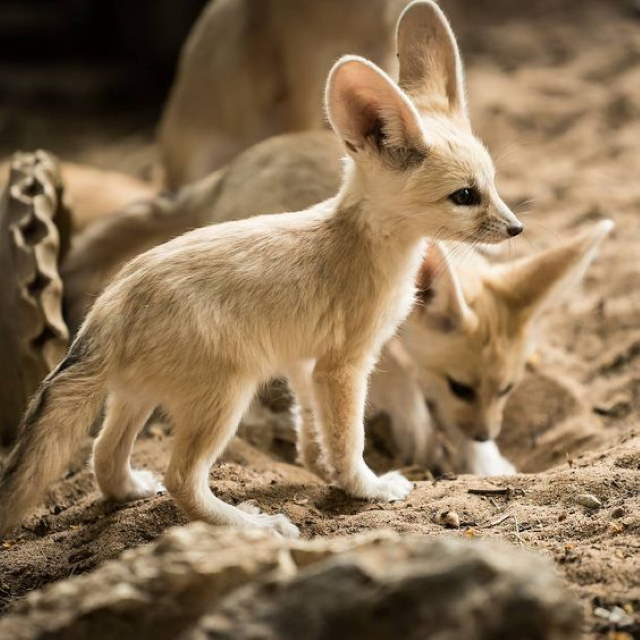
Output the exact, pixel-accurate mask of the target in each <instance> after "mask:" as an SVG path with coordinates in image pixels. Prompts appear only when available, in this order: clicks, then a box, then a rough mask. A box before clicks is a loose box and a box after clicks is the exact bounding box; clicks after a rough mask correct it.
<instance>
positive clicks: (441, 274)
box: [369, 220, 613, 475]
mask: <svg viewBox="0 0 640 640" xmlns="http://www.w3.org/2000/svg"><path fill="white" fill-rule="evenodd" d="M612 227H613V222H611V221H610V220H601V221H600V222H598V223H596V224H595V225H593V226H592V227H591V228H589V229H587V230H585V231H583V232H581V233H578V234H577V235H576V236H574V237H573V238H570V239H568V240H564V241H563V242H561V243H560V244H559V245H557V246H554V247H552V248H550V249H547V250H545V251H540V252H538V253H534V254H533V255H531V256H527V257H524V258H521V259H518V260H515V261H510V262H506V263H501V264H494V265H492V264H490V263H489V262H488V261H487V260H486V259H485V258H484V257H483V256H482V255H480V254H479V253H476V252H474V251H468V250H460V249H461V247H460V246H459V245H458V246H455V245H453V246H452V245H450V244H449V245H441V244H439V243H436V244H433V245H432V246H431V247H430V248H429V251H428V254H427V257H426V258H425V261H424V262H423V264H422V266H421V267H420V269H419V271H418V278H417V290H418V292H417V296H416V299H417V300H416V305H415V306H414V308H413V310H412V311H411V313H410V314H409V316H408V317H407V320H406V321H405V323H404V324H403V326H402V328H401V329H400V331H399V334H398V336H397V337H395V338H392V340H391V341H390V342H389V343H388V344H387V345H386V346H385V348H384V349H383V351H382V356H381V358H380V361H379V362H378V364H377V365H376V368H375V371H374V373H373V375H372V376H371V383H370V393H369V401H370V404H371V405H373V408H375V409H380V410H384V411H385V412H386V413H388V414H389V416H390V418H391V427H392V430H393V436H394V440H395V441H396V445H397V446H398V449H399V453H400V455H401V457H402V458H403V460H404V461H405V462H415V463H418V464H426V465H427V466H429V465H431V464H434V463H438V462H440V461H439V460H438V455H439V450H440V447H439V446H438V442H437V440H438V438H439V434H438V432H440V435H442V436H443V437H444V438H445V440H446V441H447V442H449V443H450V444H452V445H453V449H454V457H453V460H449V461H447V462H448V463H449V464H453V466H454V468H455V469H456V471H458V472H464V471H468V472H471V473H478V474H482V475H501V474H508V473H513V472H514V471H515V469H514V467H513V466H512V465H511V463H510V462H508V461H507V460H505V458H503V457H502V455H501V454H500V452H499V450H498V448H497V445H496V444H495V438H496V437H497V436H498V435H499V434H500V431H501V428H502V414H503V411H504V407H505V404H506V401H507V399H508V397H509V395H510V394H511V392H512V391H513V389H515V388H517V386H518V384H519V382H520V380H521V379H522V376H523V373H524V368H525V363H526V361H527V359H528V358H529V356H530V355H531V353H532V351H533V349H534V348H535V345H536V342H537V337H538V335H537V334H538V329H539V328H540V324H541V316H542V312H544V311H545V310H547V309H549V307H551V306H552V305H554V304H559V303H560V302H561V300H562V299H563V298H564V297H565V296H568V295H569V294H570V293H571V291H572V290H574V289H575V288H576V286H577V285H578V284H579V281H580V279H581V277H582V275H583V273H584V272H585V270H586V269H587V267H588V266H589V264H590V263H591V261H592V260H593V259H594V257H595V255H596V252H597V250H598V247H599V245H600V243H601V242H602V240H603V239H604V238H605V237H606V235H607V234H608V233H609V231H610V230H611V228H612ZM425 399H426V403H425Z"/></svg>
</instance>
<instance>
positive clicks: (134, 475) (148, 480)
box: [104, 471, 165, 502]
mask: <svg viewBox="0 0 640 640" xmlns="http://www.w3.org/2000/svg"><path fill="white" fill-rule="evenodd" d="M164 490H165V488H164V485H163V484H162V483H161V482H160V481H159V480H158V479H157V478H156V477H155V475H154V474H153V473H151V471H132V472H131V475H130V476H129V478H128V479H127V482H126V483H125V484H124V486H122V487H109V488H108V489H107V490H105V491H104V493H105V497H107V498H109V499H111V500H115V501H116V502H133V501H134V500H142V499H143V498H150V497H151V496H155V495H156V494H157V493H160V492H161V491H164Z"/></svg>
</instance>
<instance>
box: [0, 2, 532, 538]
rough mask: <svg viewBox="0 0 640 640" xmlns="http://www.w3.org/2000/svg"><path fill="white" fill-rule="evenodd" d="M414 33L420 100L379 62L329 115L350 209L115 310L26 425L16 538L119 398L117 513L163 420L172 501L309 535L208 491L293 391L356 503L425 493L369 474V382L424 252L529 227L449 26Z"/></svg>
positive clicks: (132, 295)
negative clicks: (261, 401) (230, 448)
mask: <svg viewBox="0 0 640 640" xmlns="http://www.w3.org/2000/svg"><path fill="white" fill-rule="evenodd" d="M398 31H399V35H398V39H399V42H398V44H399V51H400V66H401V69H402V70H401V74H400V80H401V84H402V86H403V87H405V88H406V89H407V90H408V92H409V93H408V94H407V93H405V92H404V91H403V89H402V88H400V87H398V86H397V85H395V84H394V83H393V81H392V80H391V79H390V78H389V77H388V76H387V75H386V74H385V73H384V72H383V71H381V70H380V69H378V68H377V67H376V66H375V65H373V64H372V63H370V62H368V61H366V60H364V59H363V58H359V57H355V56H346V57H344V58H342V59H340V60H339V61H338V62H337V63H336V64H335V66H334V67H333V69H332V70H331V72H330V74H329V78H328V80H327V87H326V97H325V103H326V108H327V115H328V118H329V121H330V123H331V125H332V127H333V129H334V131H335V133H336V134H337V136H338V137H339V138H340V140H341V141H343V143H344V146H345V150H346V152H347V155H348V159H347V160H346V161H345V171H344V178H343V183H342V186H341V188H340V190H339V192H338V194H337V195H336V196H335V197H334V198H331V199H330V200H327V201H325V202H322V203H320V204H318V205H316V206H313V207H311V208H309V209H307V210H305V211H301V212H297V213H289V214H276V215H269V216H258V217H254V218H249V219H246V220H241V221H236V222H228V223H224V224H220V225H213V226H210V227H205V228H202V229H197V230H195V231H192V232H190V233H187V234H185V235H183V236H180V237H179V238H176V239H175V240H172V241H170V242H168V243H166V244H163V245H160V246H158V247H155V248H153V249H151V250H149V251H148V252H146V253H144V254H142V255H141V256H138V257H137V258H135V259H134V260H132V261H131V262H130V263H129V264H128V265H126V266H125V267H124V268H123V270H122V271H121V272H120V274H119V275H118V276H117V277H116V279H115V280H114V281H113V282H112V283H111V284H110V285H109V286H108V287H107V289H106V290H105V291H104V292H103V293H102V295H101V296H100V297H99V298H98V300H97V301H96V303H95V305H94V306H93V308H92V309H91V311H90V312H89V314H88V316H87V319H86V320H85V322H84V323H83V325H82V327H81V328H80V331H79V333H78V336H77V338H76V340H75V341H74V343H73V344H72V346H71V348H70V350H69V353H68V355H67V357H66V358H65V359H64V360H63V361H62V362H61V364H60V365H59V366H58V368H57V369H56V370H54V371H53V372H52V373H51V374H50V375H49V376H48V377H47V378H46V379H45V381H44V383H43V384H42V386H41V388H40V390H39V391H38V393H37V394H36V397H35V398H34V400H33V401H32V403H31V406H30V408H29V409H28V411H27V414H26V416H25V419H24V422H23V424H22V428H21V430H22V432H21V436H20V438H19V440H18V443H17V445H16V447H15V448H14V450H13V452H12V454H11V456H10V458H9V460H8V463H7V466H6V468H5V471H4V475H3V478H2V481H1V482H0V528H1V529H2V530H7V529H8V528H9V527H11V526H12V525H13V524H15V523H17V522H18V521H20V519H21V518H22V517H23V516H24V514H25V512H26V511H27V509H28V508H29V507H31V506H32V505H33V504H34V503H36V502H37V501H38V499H40V497H41V495H42V492H43V491H44V489H45V488H46V486H47V485H48V484H49V483H50V482H51V481H52V480H53V479H54V478H55V477H56V476H57V475H59V474H60V473H61V472H62V470H63V469H64V466H65V465H66V463H67V461H68V459H69V456H70V454H71V452H72V451H73V449H74V448H75V447H76V446H77V445H78V443H79V442H80V440H81V438H82V437H83V436H84V434H85V433H86V432H87V430H88V428H89V426H90V424H91V422H92V420H93V419H94V417H95V415H96V413H97V412H98V410H99V408H100V406H101V404H102V402H103V399H104V398H105V396H106V395H108V398H107V414H106V417H105V421H104V426H103V429H102V432H101V434H100V436H99V437H98V439H97V442H96V445H95V450H94V469H95V474H96V480H97V482H98V485H99V486H100V488H101V490H102V492H103V493H104V494H105V495H106V496H108V497H110V498H113V499H116V500H131V499H136V498H139V497H142V496H147V495H150V494H151V493H153V492H155V491H156V490H157V488H158V485H157V484H156V483H155V481H154V480H153V479H152V478H150V477H148V476H147V475H145V474H144V473H142V472H139V471H137V472H132V471H131V469H130V466H129V458H130V453H131V448H132V445H133V441H134V439H135V437H136V434H137V433H138V431H139V429H140V428H141V427H142V425H143V424H144V422H145V420H146V418H147V416H148V415H149V413H150V412H151V411H152V410H153V408H154V407H155V406H157V405H162V406H163V407H164V408H165V409H166V410H167V412H168V413H169V415H170V416H171V419H172V422H173V425H174V434H175V435H174V442H173V453H172V457H171V461H170V463H169V468H168V470H167V473H166V477H165V481H166V486H167V489H168V490H169V492H170V493H171V494H172V496H173V497H174V498H175V500H176V502H177V503H178V504H179V506H180V507H181V508H182V509H183V510H184V511H185V512H186V513H187V514H188V515H189V516H190V517H192V518H197V519H201V520H205V521H207V522H211V523H215V524H228V525H237V526H242V527H259V528H266V529H272V530H275V531H276V532H279V533H280V534H282V535H285V536H295V535H297V528H296V527H295V526H294V525H293V524H291V523H290V522H289V521H288V520H287V518H286V517H285V516H284V515H265V514H259V513H249V512H246V511H243V510H241V509H238V508H236V507H233V506H231V505H228V504H225V503H224V502H222V501H221V500H219V499H218V498H216V497H215V496H214V495H213V494H212V493H211V491H210V489H209V484H208V473H209V468H210V466H211V464H212V463H213V461H214V460H215V459H216V457H217V456H218V455H219V454H220V452H221V451H222V450H223V448H224V446H225V445H226V443H227V442H228V440H229V438H230V437H231V436H232V435H233V433H234V432H235V430H236V426H237V423H238V421H239V419H240V417H241V415H242V413H243V412H244V410H245V408H246V407H247V405H248V403H249V402H250V400H251V398H252V396H253V394H254V391H255V389H256V387H257V385H259V384H260V383H262V382H263V381H265V380H268V379H269V378H271V377H273V376H274V375H276V374H278V373H284V374H285V375H286V376H287V377H288V379H289V381H290V383H291V386H292V387H293V390H294V393H295V395H296V398H297V401H298V403H299V405H300V411H301V423H300V431H299V442H300V447H301V449H302V450H303V451H304V450H306V448H307V447H313V448H314V449H315V443H316V441H319V442H320V445H321V449H322V453H323V456H324V461H325V462H326V464H327V466H328V467H329V468H330V469H331V471H332V474H333V479H335V480H336V481H337V483H338V484H339V485H340V486H341V487H342V488H344V489H345V490H346V491H348V492H349V493H351V494H352V495H354V496H357V497H360V498H366V499H374V500H399V499H402V498H404V497H405V496H406V495H407V494H408V493H409V491H410V490H411V483H410V482H408V481H407V480H406V479H405V478H404V477H402V476H401V475H400V474H399V473H396V472H391V473H389V474H386V475H384V476H381V477H377V476H376V475H375V474H374V473H373V472H372V471H371V470H370V469H369V468H368V467H367V465H366V464H365V462H364V460H363V457H362V453H363V447H364V427H363V418H364V405H365V396H366V390H367V378H368V374H369V372H370V370H371V368H372V366H373V364H374V362H375V360H376V358H377V356H378V352H379V350H380V348H381V347H382V345H383V344H384V343H385V342H386V341H387V340H388V339H389V338H390V337H391V335H392V334H393V333H394V331H395V329H396V327H397V326H398V324H399V323H400V322H401V321H402V320H404V318H405V316H406V314H407V312H408V311H409V309H410V308H411V306H412V304H413V302H414V292H415V284H414V282H415V276H416V273H417V271H418V268H419V266H420V264H421V262H422V260H423V256H424V252H425V237H437V238H441V239H444V240H459V241H464V242H469V241H478V242H486V243H496V242H500V241H502V240H503V239H505V238H507V237H509V236H513V235H515V234H517V233H519V232H520V231H522V225H521V224H520V222H519V221H518V220H517V218H516V217H515V216H514V215H513V213H512V212H511V211H510V210H509V209H508V207H507V206H506V205H505V204H504V203H503V202H502V200H501V199H500V197H499V196H498V194H497V191H496V188H495V186H494V169H493V164H492V162H491V159H490V157H489V155H488V153H487V151H486V150H485V149H484V147H483V146H482V145H481V144H480V142H479V141H478V140H477V139H476V138H474V137H473V135H472V133H471V129H470V126H469V122H468V119H467V116H466V110H465V105H464V98H463V87H462V77H461V64H460V60H459V56H458V52H457V47H456V44H455V40H454V38H453V35H452V33H451V30H450V27H449V25H448V23H447V22H446V19H445V18H444V16H443V14H442V12H441V11H440V9H438V7H437V6H436V5H435V4H434V3H432V2H426V1H420V2H415V3H413V4H412V5H410V7H409V8H408V9H407V11H406V12H405V13H404V14H403V17H402V18H401V20H400V23H399V29H398ZM425 47H427V48H426V49H425ZM410 97H411V98H413V99H414V100H415V105H418V106H419V107H420V109H421V111H422V114H421V115H419V113H418V110H417V109H416V106H415V105H414V102H412V100H411V99H410Z"/></svg>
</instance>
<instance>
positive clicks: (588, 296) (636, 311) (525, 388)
mask: <svg viewBox="0 0 640 640" xmlns="http://www.w3.org/2000/svg"><path fill="white" fill-rule="evenodd" d="M487 4H488V3H487ZM491 4H492V7H493V8H494V9H495V8H496V7H497V8H498V9H500V7H502V6H503V5H504V9H505V11H508V10H509V9H508V6H507V5H509V4H511V5H512V6H513V5H516V4H517V5H521V3H507V2H493V3H491ZM463 5H466V6H467V7H468V6H469V3H464V2H462V0H460V1H459V2H453V1H451V2H448V3H447V2H443V6H445V9H446V8H447V7H450V8H451V11H450V14H451V18H452V22H453V23H454V26H455V28H456V32H457V33H459V35H460V41H461V46H462V50H463V53H464V56H465V60H466V63H467V71H468V85H469V87H468V93H469V96H470V108H471V113H472V121H473V122H474V126H475V128H476V130H477V132H478V133H479V134H480V136H481V137H482V138H483V139H484V140H485V141H486V143H487V145H488V147H489V148H490V150H491V152H492V154H493V156H494V157H495V158H496V164H497V166H498V184H499V187H500V189H501V191H502V193H503V195H504V196H506V199H507V200H508V201H509V202H510V203H511V204H513V205H514V207H515V209H516V211H518V212H520V213H521V214H522V216H523V221H524V222H525V224H526V226H527V230H526V233H525V234H524V236H523V237H522V238H518V239H516V240H513V241H511V242H510V243H509V244H508V245H507V246H506V247H505V248H504V250H503V254H502V256H501V257H500V258H499V259H502V258H505V259H508V258H510V257H515V256H518V255H523V254H526V253H527V252H530V251H532V250H536V249H540V248H544V247H548V246H552V245H553V244H554V242H556V241H557V240H558V239H560V238H565V237H568V236H571V235H572V234H574V233H576V232H577V231H578V230H579V229H581V228H583V227H584V226H586V225H588V224H592V223H593V221H595V220H598V219H601V218H603V217H608V218H612V219H613V220H614V221H615V223H616V228H615V229H614V231H613V232H612V234H611V236H610V237H609V238H608V239H607V240H606V241H605V242H604V243H603V245H602V250H601V253H600V255H599V257H598V259H597V260H596V262H595V263H594V264H593V266H592V267H591V268H590V269H589V271H588V273H587V276H586V279H585V283H584V286H583V287H582V289H581V290H577V291H576V294H575V295H574V296H573V297H572V298H571V300H570V301H569V302H568V303H567V304H566V305H565V306H564V307H562V308H557V309H555V310H554V311H553V312H551V313H550V314H549V316H548V318H547V323H546V330H545V332H544V333H543V334H542V336H541V340H540V347H539V349H538V350H537V352H536V354H535V357H534V359H533V360H532V362H531V364H530V366H529V371H528V373H527V377H526V379H525V381H524V382H523V385H522V387H521V389H520V390H519V391H518V392H516V393H515V394H514V396H513V398H512V400H511V401H510V404H509V406H508V408H507V413H506V419H505V426H504V430H505V433H504V435H503V437H502V441H503V448H504V451H505V452H506V454H507V457H509V458H511V459H512V460H513V461H514V462H515V463H516V465H517V466H518V467H519V468H520V469H522V470H524V471H527V472H530V473H525V474H519V475H516V476H513V477H510V478H503V479H491V480H488V479H482V478H474V477H471V476H460V477H457V478H453V479H441V480H437V481H434V480H422V481H419V482H418V483H417V487H416V489H415V491H414V492H413V493H412V494H411V496H410V497H409V498H408V499H407V500H406V501H404V502H399V503H394V504H372V503H366V502H361V501H357V500H352V499H348V498H347V497H346V496H345V495H344V494H343V493H342V492H340V491H339V490H338V489H335V488H332V487H328V486H326V485H325V484H323V483H322V482H320V481H319V480H317V479H316V478H315V477H314V476H312V475H310V474H308V473H306V472H305V471H304V470H302V469H300V468H297V467H295V466H292V465H288V464H286V463H283V462H276V461H275V460H274V459H273V458H270V457H269V456H268V455H267V454H265V453H263V452H260V451H258V450H256V449H253V448H251V447H249V446H247V445H245V444H243V443H242V442H241V441H236V442H235V443H234V445H233V446H232V448H231V450H230V452H229V453H228V454H227V457H226V461H225V462H223V463H221V464H220V465H218V466H216V467H215V468H214V469H213V471H212V475H211V484H212V487H213V488H214V489H215V490H216V492H217V493H218V494H219V495H220V496H221V497H222V498H223V499H225V500H228V501H231V502H234V503H239V502H242V501H244V500H248V499H253V500H255V501H256V502H257V504H259V505H260V507H261V508H263V509H264V510H265V511H267V512H278V511H283V512H285V513H287V514H288V515H289V517H290V518H291V519H292V520H293V521H294V522H295V523H296V524H297V525H298V526H299V527H300V529H301V531H302V535H303V536H305V537H311V536H326V535H337V534H347V533H353V532H357V531H363V530H368V529H371V528H375V527H390V528H392V529H395V530H397V531H407V532H408V531H411V532H420V533H425V534H428V535H455V536H458V535H460V536H467V537H470V538H483V537H495V538H502V539H505V540H507V541H509V542H511V543H513V544H516V545H522V546H525V547H530V548H534V549H538V550H540V551H541V552H543V553H545V554H547V555H549V556H550V557H551V558H552V559H553V560H554V561H555V563H556V566H557V568H558V570H559V572H560V573H561V574H562V575H564V576H565V577H566V579H567V581H568V584H569V585H570V588H571V590H572V591H573V592H575V593H576V594H577V595H578V597H579V598H580V599H581V601H582V602H583V604H584V607H585V611H586V614H587V618H586V620H587V628H586V629H585V634H586V635H585V637H593V638H607V637H615V638H616V640H629V639H630V638H634V637H635V638H637V637H640V577H639V576H640V180H639V179H638V176H639V175H640V153H639V145H640V21H639V20H638V19H637V17H636V16H635V15H634V14H633V12H631V11H630V10H629V8H628V5H627V4H626V3H624V2H581V3H575V2H574V3H570V2H557V3H551V2H543V1H542V0H540V1H539V2H532V3H527V5H528V7H527V8H526V9H522V11H523V12H526V15H523V14H522V13H518V11H516V10H513V9H512V10H510V13H508V14H505V15H504V16H503V17H502V18H501V19H500V20H496V19H495V17H496V15H498V14H499V11H498V14H496V12H495V11H491V12H487V16H488V17H484V16H483V10H482V7H483V5H485V3H484V2H478V3H473V5H474V7H473V8H471V9H469V10H468V12H467V11H465V9H464V8H463ZM476 5H478V6H476ZM529 5H530V6H529ZM536 7H537V8H538V9H539V10H535V9H536ZM476 12H477V15H476ZM98 126H99V123H98V122H96V127H98ZM51 128H55V127H51ZM46 136H47V133H46V131H45V130H44V129H43V139H42V142H41V143H39V146H41V147H45V148H46V146H47V142H48V141H47V139H46ZM142 139H143V140H146V138H144V137H143V138H142ZM103 145H104V146H103ZM125 148H126V150H127V154H128V158H130V159H131V160H130V161H129V162H127V163H124V165H123V164H121V163H119V162H118V157H119V150H120V151H121V150H123V149H125ZM101 149H102V150H103V153H102V154H101ZM1 151H2V152H5V151H6V152H8V151H9V149H5V148H4V147H3V148H2V150H1ZM57 151H58V153H61V154H63V155H64V151H65V149H64V147H63V146H62V147H60V146H59V147H58V148H57ZM68 151H69V156H68V158H65V159H70V160H76V161H77V160H85V161H87V160H90V161H92V162H94V163H95V164H98V165H100V166H105V167H108V168H114V169H117V168H121V167H122V166H126V167H127V168H129V169H131V170H132V171H133V170H134V169H137V168H138V167H139V166H140V165H141V164H144V163H142V162H140V161H138V158H139V157H140V158H142V157H144V158H145V162H146V161H147V158H148V153H149V150H148V147H146V146H144V145H142V144H141V143H140V141H139V140H137V139H136V138H127V140H123V141H122V146H120V147H118V146H117V141H116V143H114V144H110V145H106V143H105V142H104V137H103V136H102V135H100V136H98V135H96V138H95V143H92V142H91V141H90V140H89V141H87V143H86V147H85V148H84V149H83V150H82V151H79V150H78V148H77V145H70V146H69V148H68ZM138 153H139V156H138V155H136V154H138ZM169 448H170V437H167V436H164V435H156V436H150V437H146V438H143V439H142V440H140V442H139V443H138V446H137V451H136V455H135V460H136V463H137V465H138V466H142V467H146V468H149V469H153V470H157V471H162V470H163V469H164V468H165V466H166V460H167V454H168V450H169ZM534 472H535V473H534ZM507 488H508V489H509V490H508V491H506V492H505V491H504V490H506V489H507ZM469 489H481V490H486V489H489V490H490V491H489V493H484V494H483V493H482V492H481V493H480V494H477V493H476V494H470V493H469ZM491 491H493V494H492V493H491ZM585 494H588V495H590V496H593V497H595V498H596V499H597V501H598V502H599V503H600V506H598V505H597V504H595V503H594V504H593V506H592V507H590V506H585V504H586V503H588V502H589V499H587V498H585V497H584V496H585ZM445 510H453V511H455V512H456V513H457V514H458V516H459V518H460V521H461V526H460V528H459V529H451V530H450V529H446V528H444V527H443V526H442V525H440V524H438V522H437V517H438V514H439V513H441V512H442V511H445ZM183 522H185V520H184V517H183V516H182V515H181V514H180V513H179V512H178V511H177V509H176V508H175V506H174V505H173V503H172V501H171V500H170V499H169V498H168V497H167V496H164V495H161V496H157V497H154V498H150V499H148V500H144V501H140V502H137V503H133V504H130V505H124V506H122V505H120V506H116V505H106V504H104V503H102V502H101V501H100V499H99V496H98V494H97V492H96V490H95V486H94V482H93V479H92V476H91V473H90V472H89V471H88V470H87V469H86V468H85V467H84V466H83V465H82V464H81V463H79V464H78V465H76V467H75V470H72V472H70V473H69V474H68V475H67V476H66V477H65V478H64V479H63V480H61V481H60V482H59V483H58V484H57V485H56V486H55V487H54V488H53V491H52V494H51V496H50V499H49V502H48V504H47V505H46V507H44V508H42V509H41V510H40V511H39V512H37V513H36V514H35V515H34V516H33V517H32V518H30V519H29V520H28V521H27V522H26V524H25V527H24V528H23V529H21V530H20V531H19V532H18V534H17V536H16V538H15V539H11V540H6V541H3V542H0V606H1V607H3V608H7V607H9V606H10V605H11V602H12V601H13V600H15V599H17V598H20V597H22V596H23V595H24V594H25V593H26V592H28V591H30V590H33V589H36V588H38V587H40V586H42V585H44V584H47V583H49V582H51V581H54V580H58V579H60V578H64V577H67V576H69V575H73V574H77V573H82V572H86V571H91V570H92V569H93V568H94V567H96V566H97V565H98V564H99V563H101V562H102V561H104V560H106V559H109V558H115V557H117V556H118V555H119V554H120V553H121V552H122V551H123V550H124V549H127V548H130V547H133V546H136V545H139V544H143V543H145V542H148V541H150V540H153V539H154V538H156V537H157V536H158V535H159V534H160V533H161V532H162V531H163V530H164V529H165V528H167V527H168V526H172V525H176V524H180V523H183ZM614 606H619V607H621V608H622V609H623V610H624V611H625V612H626V613H627V615H629V616H631V618H632V619H635V625H636V626H635V630H634V628H633V627H628V629H627V630H626V631H625V633H627V634H628V635H627V636H624V635H620V636H611V635H608V634H609V632H613V631H614V630H615V628H616V625H615V624H614V623H612V622H611V621H610V620H608V619H607V618H606V616H605V613H603V611H604V612H606V611H611V609H612V608H613V607H614ZM629 629H630V630H629ZM632 634H635V635H632Z"/></svg>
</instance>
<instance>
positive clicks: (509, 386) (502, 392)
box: [498, 382, 513, 397]
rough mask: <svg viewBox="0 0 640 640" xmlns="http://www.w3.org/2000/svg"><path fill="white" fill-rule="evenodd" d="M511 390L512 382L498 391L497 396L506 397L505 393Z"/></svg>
mask: <svg viewBox="0 0 640 640" xmlns="http://www.w3.org/2000/svg"><path fill="white" fill-rule="evenodd" d="M512 390H513V382H512V383H511V384H508V385H507V386H506V387H505V388H504V389H500V391H498V395H499V396H500V397H502V396H506V395H507V393H510V392H511V391H512Z"/></svg>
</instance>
